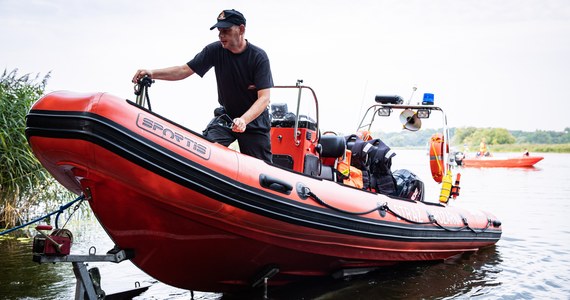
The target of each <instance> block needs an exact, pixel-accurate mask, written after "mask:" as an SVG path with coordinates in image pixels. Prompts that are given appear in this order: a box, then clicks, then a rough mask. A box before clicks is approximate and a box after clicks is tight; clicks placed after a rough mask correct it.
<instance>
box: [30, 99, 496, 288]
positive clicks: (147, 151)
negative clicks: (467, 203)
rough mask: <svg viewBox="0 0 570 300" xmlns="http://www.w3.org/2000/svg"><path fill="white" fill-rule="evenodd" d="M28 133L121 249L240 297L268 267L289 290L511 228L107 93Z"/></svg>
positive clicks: (457, 247) (184, 282) (193, 284)
mask: <svg viewBox="0 0 570 300" xmlns="http://www.w3.org/2000/svg"><path fill="white" fill-rule="evenodd" d="M26 135H27V137H28V141H29V143H30V145H31V148H32V150H33V152H34V154H35V155H36V156H37V157H38V159H39V160H40V162H41V163H42V164H43V165H44V167H45V168H46V169H47V170H48V171H49V172H50V173H51V174H52V175H53V176H54V177H55V178H56V179H57V180H58V181H59V182H61V183H62V184H63V185H64V186H65V187H66V188H67V189H69V190H71V191H73V192H74V193H77V194H81V193H83V194H85V195H86V196H87V197H88V198H89V204H90V206H91V209H92V210H93V212H94V214H95V215H96V217H97V218H98V220H99V222H100V223H101V225H102V226H103V228H104V229H105V230H106V232H107V233H108V234H109V236H110V237H111V239H112V240H113V241H114V242H115V243H116V245H117V246H118V247H119V248H121V249H130V250H133V252H134V253H135V256H134V258H133V259H132V262H133V263H134V264H135V265H137V266H138V267H139V268H140V269H141V270H143V271H145V272H147V273H148V274H149V275H151V276H153V277H154V278H156V279H158V280H160V281H162V282H165V283H167V284H170V285H173V286H176V287H180V288H184V289H192V290H202V291H216V292H225V291H236V290H242V289H248V288H251V287H252V286H253V285H254V283H256V282H259V280H260V279H262V278H263V276H264V275H267V274H269V273H271V274H272V275H273V273H277V275H275V276H273V277H272V278H271V279H270V281H269V284H273V285H278V284H285V283H288V282H290V281H292V280H298V279H300V278H306V277H312V276H325V275H331V274H333V273H335V272H340V271H342V270H346V269H353V268H375V267H379V266H384V265H389V264H394V263H398V262H406V261H433V260H443V259H446V258H449V257H451V256H454V255H457V254H460V253H463V252H470V251H477V250H478V249H479V248H481V247H486V246H491V245H494V244H495V243H496V242H497V241H498V240H499V238H500V236H501V233H502V231H501V226H500V222H499V221H498V220H497V219H496V218H495V216H493V215H492V214H489V213H487V212H482V211H467V210H462V209H459V208H452V207H448V206H444V205H441V204H430V203H425V202H417V201H410V200H404V199H395V198H391V197H388V196H385V195H381V194H375V193H370V192H366V191H363V190H358V189H355V188H351V187H346V186H344V185H342V184H339V183H336V182H332V181H327V180H322V179H318V178H314V177H311V176H307V175H304V174H300V173H296V172H291V171H289V170H286V169H284V168H281V167H277V166H274V165H271V164H267V163H265V162H263V161H261V160H258V159H255V158H252V157H249V156H245V155H242V154H240V153H238V152H236V151H233V150H231V149H228V148H226V147H223V146H220V145H218V144H215V143H212V142H210V141H208V140H206V139H205V138H204V137H202V136H201V135H199V134H197V133H195V132H192V131H190V130H188V129H185V128H183V127H182V126H180V125H177V124H175V123H173V122H170V121H169V120H167V119H164V118H162V117H160V116H158V115H156V114H153V113H151V112H149V111H147V110H144V109H143V108H141V107H138V106H136V105H135V104H133V103H131V102H128V101H126V100H124V99H120V98H117V97H114V96H111V95H107V94H100V93H99V94H84V95H80V94H74V93H70V92H57V93H52V94H49V95H47V96H45V97H44V98H42V99H41V100H40V101H38V102H37V103H36V104H35V105H34V107H33V108H32V110H31V111H30V113H29V114H28V117H27V128H26ZM304 188H307V189H310V191H311V193H312V195H314V196H312V197H307V195H306V194H305V193H303V192H302V191H306V190H305V189H304ZM316 195H318V197H316ZM324 203H326V204H327V205H324ZM331 207H333V208H336V209H331ZM366 211H369V212H368V213H364V212H366ZM348 212H352V213H348ZM267 272H269V273H267Z"/></svg>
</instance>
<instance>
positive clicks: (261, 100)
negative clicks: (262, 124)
mask: <svg viewBox="0 0 570 300" xmlns="http://www.w3.org/2000/svg"><path fill="white" fill-rule="evenodd" d="M270 91H271V89H269V88H267V89H263V90H259V91H257V100H255V102H254V103H253V105H252V106H251V107H250V108H249V109H248V110H247V111H246V112H245V113H244V114H243V115H242V116H241V117H239V118H235V119H234V120H233V121H234V126H233V127H232V130H233V131H235V132H244V131H245V126H246V125H247V124H249V123H250V122H251V121H253V120H255V118H257V117H259V115H261V113H263V111H264V110H265V109H266V108H267V106H268V105H269V98H270Z"/></svg>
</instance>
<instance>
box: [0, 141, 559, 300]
mask: <svg viewBox="0 0 570 300" xmlns="http://www.w3.org/2000/svg"><path fill="white" fill-rule="evenodd" d="M497 155H499V154H497ZM502 155H507V154H502ZM510 155H519V154H510ZM544 156H545V159H544V160H543V161H541V162H539V163H538V164H537V165H536V167H535V168H530V169H471V168H466V169H461V170H460V172H461V174H462V177H461V178H462V180H461V195H460V196H459V198H458V199H457V200H456V201H455V202H454V203H453V205H457V206H463V207H472V208H479V209H484V210H488V211H490V212H492V213H494V214H495V215H496V216H497V217H498V218H499V219H500V220H501V221H502V223H503V236H502V238H501V240H500V241H499V242H498V243H497V245H496V246H495V247H492V248H488V249H483V250H481V251H479V252H477V253H474V254H471V255H464V256H462V257H459V258H457V259H455V260H453V261H446V262H442V263H422V264H406V265H400V266H397V267H392V268H386V269H382V270H380V271H377V272H375V273H373V274H368V275H365V276H360V277H353V278H349V279H343V280H332V279H325V280H318V281H308V282H302V283H297V284H293V285H291V286H287V287H286V288H278V289H274V290H270V291H269V298H270V299H347V298H350V299H380V298H381V299H467V298H469V299H473V298H475V299H489V298H491V299H570V286H569V285H568V284H567V282H568V281H570V223H569V222H568V220H567V219H570V180H569V175H568V174H570V154H544ZM427 159H428V158H427V157H426V156H425V154H424V153H423V152H422V151H419V150H398V155H397V156H396V157H395V158H394V165H393V168H392V169H397V168H408V169H415V168H416V167H424V168H423V169H421V170H420V171H418V172H416V173H417V174H418V175H419V176H420V177H421V178H422V179H423V181H424V182H426V183H429V182H431V181H432V180H431V178H430V175H429V170H428V169H427V168H425V166H427ZM404 162H405V163H404ZM429 193H432V194H435V193H437V186H436V185H435V184H428V186H427V194H426V195H429ZM432 197H433V198H431V199H436V198H435V196H432ZM72 225H73V226H72V228H71V229H72V231H73V232H74V234H75V237H74V240H75V244H74V246H73V249H72V252H73V253H74V254H87V253H88V251H89V250H88V249H89V247H90V246H92V245H94V246H96V247H97V252H98V253H99V254H102V253H104V252H106V251H107V250H109V249H110V248H112V246H113V243H112V242H111V241H110V240H109V238H108V237H107V236H106V234H105V233H104V232H103V231H102V229H101V228H100V226H99V225H98V224H97V223H96V222H95V221H93V220H91V221H89V220H85V221H82V222H81V223H80V224H72ZM89 266H90V267H93V266H97V267H99V268H100V270H101V274H102V278H103V279H102V281H103V283H102V284H103V289H104V290H105V292H107V294H110V293H114V292H117V291H121V290H126V289H129V288H133V287H134V286H135V283H137V282H138V283H139V284H140V285H141V286H150V288H149V290H148V291H146V292H145V293H143V294H141V295H140V296H138V297H136V298H135V299H190V297H191V294H190V292H189V291H186V290H181V289H177V288H174V287H170V286H168V285H165V284H162V283H160V282H157V281H156V280H154V279H153V278H150V277H149V276H147V275H146V274H144V273H143V272H141V271H140V270H138V269H137V268H136V267H135V266H133V265H132V264H130V262H122V263H120V264H113V263H98V264H96V263H91V264H90V265H89ZM189 271H190V270H189ZM74 292H75V277H74V275H73V271H72V268H71V265H70V264H64V263H60V264H42V265H38V264H37V263H34V262H32V261H31V241H30V240H23V241H18V240H15V239H11V240H0V298H3V299H70V298H73V296H74ZM262 296H263V293H262V291H256V292H255V293H253V294H250V295H245V296H241V297H236V296H230V295H221V294H214V293H201V292H195V293H194V299H235V298H247V299H250V298H257V299H261V298H262Z"/></svg>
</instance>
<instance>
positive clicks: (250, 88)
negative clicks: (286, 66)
mask: <svg viewBox="0 0 570 300" xmlns="http://www.w3.org/2000/svg"><path fill="white" fill-rule="evenodd" d="M214 28H218V31H219V33H218V37H219V42H214V43H211V44H209V45H207V46H206V47H205V48H204V49H203V50H202V51H201V52H200V53H198V54H197V55H196V56H195V57H194V58H193V59H192V60H190V61H189V62H188V63H186V64H184V65H181V66H174V67H168V68H163V69H155V70H147V69H140V70H138V71H137V72H136V73H135V76H134V77H133V83H136V82H137V81H138V80H139V79H140V78H142V77H143V76H145V75H148V76H150V77H151V78H152V79H162V80H181V79H184V78H186V77H188V76H190V75H192V74H194V73H196V74H198V75H199V76H200V77H203V76H204V75H205V74H206V72H208V71H209V70H210V69H211V68H212V67H214V70H215V72H216V82H217V84H218V102H219V103H220V105H222V107H223V109H224V113H226V114H227V115H228V116H230V118H231V119H232V121H233V125H232V126H231V129H230V128H227V127H224V126H220V125H217V124H216V122H210V124H209V125H208V127H207V128H206V130H204V135H205V136H206V137H207V138H209V139H210V140H213V141H215V142H218V143H220V144H222V145H225V146H229V145H230V144H231V143H232V142H233V141H235V140H236V139H237V140H238V143H239V148H240V151H241V152H242V153H244V154H247V155H250V156H253V157H257V158H260V159H263V160H265V161H267V162H271V144H270V136H269V131H270V129H271V125H270V122H269V112H268V110H267V106H268V105H269V94H270V93H269V91H270V88H272V87H273V77H272V75H271V68H270V66H269V58H268V57H267V54H266V53H265V51H263V50H262V49H261V48H259V47H257V46H255V45H253V44H251V43H249V42H248V41H247V40H246V39H245V37H244V34H245V17H244V16H243V14H241V13H240V12H239V11H237V10H234V9H231V10H224V11H222V12H221V13H220V14H219V15H218V18H217V23H216V24H214V26H212V27H211V28H210V30H213V29H214Z"/></svg>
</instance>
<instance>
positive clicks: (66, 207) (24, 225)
mask: <svg viewBox="0 0 570 300" xmlns="http://www.w3.org/2000/svg"><path fill="white" fill-rule="evenodd" d="M84 199H85V195H83V194H82V195H81V196H79V197H77V198H76V199H75V200H73V201H71V202H69V203H67V204H64V205H62V206H60V207H59V209H58V210H56V211H53V212H51V213H49V214H47V215H45V216H42V217H39V218H36V219H34V220H32V221H30V222H28V223H25V224H22V225H20V226H16V227H14V228H10V229H8V230H5V231H2V232H0V235H5V234H8V233H10V232H12V231H16V230H18V229H22V228H24V227H27V226H29V225H31V224H33V223H36V222H39V221H41V220H43V219H45V218H47V217H50V216H52V215H55V214H57V216H56V221H55V224H56V228H57V227H58V226H57V222H58V219H59V215H60V214H61V213H62V212H63V211H64V210H66V209H68V208H69V207H70V206H71V205H73V204H74V203H75V202H77V201H80V200H84Z"/></svg>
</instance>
